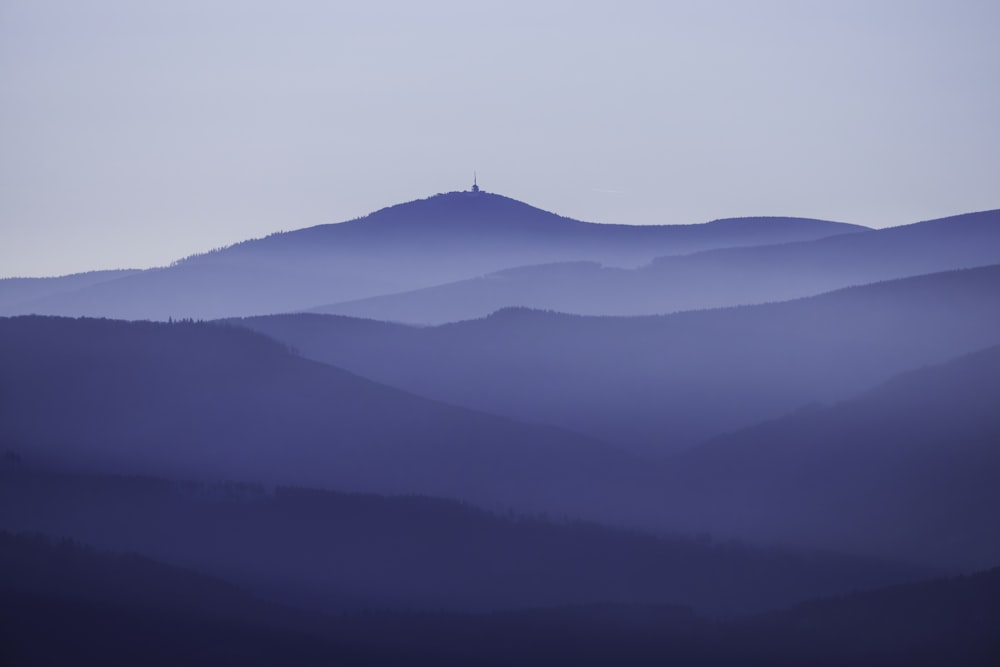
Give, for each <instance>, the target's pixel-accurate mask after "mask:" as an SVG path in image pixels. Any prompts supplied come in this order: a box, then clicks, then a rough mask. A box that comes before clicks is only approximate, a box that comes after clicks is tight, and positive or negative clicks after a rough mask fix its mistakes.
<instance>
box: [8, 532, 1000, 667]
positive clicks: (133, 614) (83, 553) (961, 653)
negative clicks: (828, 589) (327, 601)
mask: <svg viewBox="0 0 1000 667" xmlns="http://www.w3.org/2000/svg"><path fill="white" fill-rule="evenodd" d="M0 557H2V560H3V562H4V563H5V564H8V567H6V568H4V569H2V570H0V595H3V600H4V602H5V604H3V605H0V660H3V661H4V664H9V665H29V664H31V665H40V664H46V665H47V664H71V663H74V662H77V661H79V659H80V657H81V656H86V657H87V659H88V660H89V661H91V662H99V663H100V664H102V665H136V664H143V665H177V664H185V665H218V664H231V663H233V662H238V663H239V664H246V665H275V664H281V665H289V666H295V665H318V664H339V665H399V664H408V665H425V664H426V665H469V664H475V665H511V664H519V665H546V666H548V665H552V664H574V665H608V664H628V665H662V664H671V663H677V664H684V665H732V664H741V665H768V666H775V665H778V666H783V665H789V666H791V665H796V666H798V665H803V664H810V665H831V666H832V665H837V666H841V665H846V664H850V665H873V666H874V665H878V666H880V667H881V666H882V665H886V664H906V665H942V664H949V665H967V666H979V665H983V666H986V665H993V664H996V659H997V657H998V656H1000V642H998V640H997V638H996V633H995V629H996V627H997V624H998V623H1000V571H998V570H991V571H989V572H984V573H981V574H977V575H974V576H970V577H961V578H957V579H949V580H938V581H933V582H928V583H921V584H912V585H906V586H899V587H894V588H890V589H885V590H880V591H874V592H871V593H864V594H859V595H854V596H851V597H847V598H843V599H839V600H827V601H818V602H813V603H809V604H806V605H802V606H799V607H796V608H794V609H791V610H788V611H786V612H781V613H778V614H773V615H769V616H764V617H759V618H755V619H749V620H742V621H736V622H726V623H718V622H707V621H704V620H701V619H699V618H696V617H693V616H690V615H685V614H683V613H681V612H680V611H678V610H676V609H673V608H668V607H653V606H637V605H633V606H613V605H592V606H580V607H557V608H549V609H532V610H522V611H511V612H501V613H492V614H454V613H452V614H441V613H437V614H426V613H425V614H414V613H380V614H359V615H351V616H336V617H329V616H327V617H324V616H319V615H314V614H306V613H301V612H295V611H292V610H289V609H283V608H279V607H275V606H273V605H266V604H263V603H261V602H259V601H256V600H254V599H253V598H251V597H249V596H247V595H245V594H243V593H241V592H240V591H237V590H232V589H231V588H229V587H227V586H225V585H224V584H221V583H218V582H213V581H211V580H210V579H208V578H206V577H203V576H200V575H195V574H193V573H189V572H184V571H180V570H174V569H172V568H168V567H166V566H163V565H161V564H158V563H153V562H150V561H146V560H144V559H139V558H135V557H123V556H119V555H115V554H102V553H95V552H93V551H91V550H88V549H86V548H84V547H82V546H80V545H73V544H66V543H62V544H52V543H48V542H46V541H44V540H41V539H39V538H37V537H29V536H14V535H10V534H6V533H2V532H0ZM179 582H180V583H181V584H182V585H181V586H180V587H179V590H178V587H177V584H178V583H179ZM187 582H191V583H197V584H198V587H197V588H192V587H188V586H185V585H183V584H185V583H187ZM136 591H142V593H143V595H141V596H138V595H134V594H132V593H134V592H136ZM220 591H222V594H221V595H220V594H219V592H220ZM203 599H205V600H211V601H212V602H213V603H214V604H211V605H208V610H206V609H204V608H202V606H201V605H202V604H203Z"/></svg>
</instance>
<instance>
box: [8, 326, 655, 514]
mask: <svg viewBox="0 0 1000 667" xmlns="http://www.w3.org/2000/svg"><path fill="white" fill-rule="evenodd" d="M0 441H2V442H4V443H11V444H13V445H15V446H16V447H17V448H18V449H20V450H23V451H24V452H25V454H26V455H28V456H30V457H31V458H33V459H41V460H54V461H59V462H61V463H64V464H72V465H76V466H81V467H84V468H90V469H98V470H109V471H125V472H153V473H156V474H169V475H173V474H178V475H183V476H185V477H191V478H197V479H206V478H207V479H219V478H223V479H233V478H236V479H249V480H261V481H267V482H278V483H295V484H310V485H316V486H321V487H336V488H341V489H345V490H366V491H377V492H396V493H400V492H423V493H434V494H439V495H448V496H454V497H457V498H464V499H467V500H473V501H476V502H480V503H485V504H489V505H493V504H495V503H502V504H505V505H509V506H516V507H527V508H539V507H546V508H548V509H550V510H552V511H565V512H569V513H571V514H574V513H577V512H583V511H584V510H585V509H588V508H589V509H592V510H595V511H597V510H599V511H601V512H603V511H607V512H609V513H611V514H614V513H615V512H617V511H620V510H619V508H616V507H613V503H612V504H611V505H608V504H606V503H605V504H601V503H598V502H597V501H596V500H595V494H594V489H593V484H594V472H595V471H598V470H599V471H601V473H602V474H601V475H600V476H599V480H600V481H602V482H607V483H609V484H611V487H609V488H608V489H605V490H606V491H607V492H608V493H609V494H610V496H611V497H622V498H624V497H625V496H627V495H629V494H628V493H621V494H618V496H616V495H615V494H614V491H615V490H616V489H617V490H618V491H622V490H623V489H627V488H629V487H634V486H636V480H637V479H641V478H642V475H641V474H639V473H638V466H636V465H633V464H632V463H631V462H630V461H629V460H628V459H627V458H626V457H624V456H622V455H620V454H619V453H616V452H614V451H613V450H611V449H610V448H607V447H605V446H603V445H601V444H600V443H597V442H595V441H592V440H590V439H587V438H584V437H581V436H577V435H575V434H571V433H567V432H563V431H559V430H558V429H555V428H551V427H546V426H530V425H526V424H519V423H515V422H512V421H509V420H507V419H504V418H499V417H494V416H491V415H485V414H481V413H477V412H473V411H470V410H465V409H461V408H456V407H452V406H447V405H443V404H440V403H436V402H434V401H430V400H427V399H423V398H418V397H415V396H412V395H409V394H406V393H404V392H402V391H399V390H396V389H392V388H389V387H386V386H382V385H379V384H376V383H374V382H371V381H369V380H365V379H363V378H360V377H357V376H355V375H352V374H351V373H348V372H345V371H342V370H339V369H336V368H332V367H330V366H326V365H324V364H319V363H316V362H313V361H308V360H305V359H302V358H299V357H296V356H294V355H292V354H290V353H289V352H287V351H286V350H285V349H284V348H283V347H282V346H281V345H279V344H277V343H275V342H274V341H271V340H269V339H267V338H265V337H263V336H260V335H259V334H256V333H253V332H250V331H247V330H245V329H241V328H236V327H225V326H218V325H211V324H191V323H177V324H154V323H148V322H145V323H142V322H136V323H129V322H120V321H112V320H70V319H63V318H45V317H19V318H12V319H0ZM616 471H617V472H616ZM637 474H639V477H637V476H636V475H637ZM615 478H617V481H615V482H611V480H612V479H615Z"/></svg>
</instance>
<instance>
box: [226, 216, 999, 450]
mask: <svg viewBox="0 0 1000 667" xmlns="http://www.w3.org/2000/svg"><path fill="white" fill-rule="evenodd" d="M864 236H869V234H865V235H864ZM998 247H1000V246H998ZM998 294H1000V266H990V267H985V268H978V269H970V270H963V271H950V272H943V273H937V274H930V275H925V276H918V277H914V278H906V279H900V280H894V281H886V282H882V283H875V284H871V285H864V286H860V287H853V288H847V289H843V290H838V291H834V292H830V293H827V294H823V295H819V296H815V297H810V298H806V299H799V300H793V301H787V302H781V303H773V304H764V305H758V306H745V307H739V308H723V309H715V310H704V311H691V312H684V313H677V314H673V315H667V316H656V317H582V316H573V315H564V314H558V313H550V312H540V311H531V310H525V309H507V310H502V311H499V312H497V313H495V314H493V315H491V316H489V317H487V318H483V319H478V320H470V321H465V322H458V323H454V324H449V325H443V326H437V327H426V328H419V327H411V326H404V325H397V324H387V323H383V322H376V321H371V320H357V319H350V318H345V317H338V316H330V315H309V314H304V315H283V316H273V317H261V318H247V319H244V320H235V321H234V323H238V324H241V325H243V326H248V327H251V328H254V329H256V330H258V331H261V332H263V333H265V334H267V335H269V336H273V337H274V338H276V339H278V340H281V341H283V342H285V343H286V344H288V345H291V346H293V347H295V348H296V349H298V350H299V351H300V352H301V353H302V354H303V355H305V356H307V357H309V358H312V359H316V360H319V361H323V362H327V363H331V364H334V365H337V366H341V367H343V368H346V369H348V370H350V371H353V372H355V373H358V374H360V375H363V376H365V377H369V378H372V379H375V380H377V381H379V382H385V383H386V384H390V385H393V386H397V387H400V388H402V389H405V390H407V391H411V392H414V393H417V394H420V395H424V396H428V397H432V398H435V399H439V400H443V401H447V402H450V403H454V404H457V405H464V406H467V407H473V408H476V409H481V410H485V411H488V412H492V413H495V414H501V415H505V416H509V417H512V418H517V419H522V420H529V421H533V422H541V423H548V424H553V425H557V426H560V427H563V428H568V429H572V430H575V431H577V432H580V433H585V434H589V435H593V436H595V437H598V438H600V439H602V440H604V441H606V442H609V443H612V444H615V445H618V446H620V447H624V448H627V449H629V450H631V451H633V452H637V453H642V454H654V455H663V454H668V453H671V452H676V451H678V450H681V449H684V448H686V447H690V446H692V445H695V444H697V443H699V442H701V441H703V440H705V439H707V438H709V437H712V436H714V435H718V434H720V433H724V432H728V431H732V430H736V429H739V428H742V427H746V426H750V425H752V424H754V423H757V422H759V421H762V420H765V419H772V418H775V417H779V416H781V415H782V414H784V413H786V412H789V411H792V410H795V409H797V408H799V407H801V406H803V405H806V404H809V403H814V402H829V401H834V400H841V399H845V398H848V397H850V396H853V395H854V394H857V393H858V392H861V391H863V390H865V389H868V388H870V387H872V386H874V385H876V384H879V383H881V382H883V381H885V380H887V379H888V378H890V377H891V376H893V375H895V374H896V373H900V372H902V371H906V370H909V369H911V368H915V367H918V366H920V365H922V364H926V363H935V362H941V361H944V360H947V359H949V358H951V357H954V356H957V355H960V354H964V353H966V352H971V351H973V350H977V349H980V348H983V347H986V346H988V345H992V344H995V343H997V342H998V341H1000V308H997V295H998Z"/></svg>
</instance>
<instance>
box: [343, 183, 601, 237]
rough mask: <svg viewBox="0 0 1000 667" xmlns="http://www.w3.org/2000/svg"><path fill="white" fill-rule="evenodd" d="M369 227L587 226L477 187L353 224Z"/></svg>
mask: <svg viewBox="0 0 1000 667" xmlns="http://www.w3.org/2000/svg"><path fill="white" fill-rule="evenodd" d="M351 222H352V223H354V224H363V225H365V226H374V225H378V226H380V227H404V226H405V227H421V228H426V227H428V226H432V227H438V228H447V229H453V228H454V227H456V226H461V227H467V226H473V227H475V228H482V227H489V226H494V225H503V227H504V228H507V229H510V228H512V227H522V226H537V225H539V224H548V225H551V224H566V223H570V224H573V225H579V224H583V223H581V222H580V221H578V220H573V219H571V218H565V217H563V216H560V215H557V214H555V213H550V212H549V211H544V210H542V209H540V208H537V207H535V206H531V205H530V204H526V203H524V202H522V201H518V200H517V199H512V198H510V197H505V196H503V195H499V194H495V193H492V192H485V191H483V190H481V189H479V187H478V185H473V189H472V190H460V191H454V192H443V193H439V194H436V195H432V196H430V197H426V198H424V199H416V200H413V201H409V202H405V203H402V204H395V205H393V206H387V207H386V208H382V209H379V210H377V211H375V212H374V213H370V214H368V215H366V216H364V217H362V218H358V219H357V220H353V221H351Z"/></svg>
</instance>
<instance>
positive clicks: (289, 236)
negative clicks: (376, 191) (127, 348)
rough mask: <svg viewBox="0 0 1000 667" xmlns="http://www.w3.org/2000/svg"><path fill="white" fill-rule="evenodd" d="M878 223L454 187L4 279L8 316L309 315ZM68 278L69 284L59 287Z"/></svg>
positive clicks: (1, 307) (3, 306)
mask: <svg viewBox="0 0 1000 667" xmlns="http://www.w3.org/2000/svg"><path fill="white" fill-rule="evenodd" d="M869 232H870V230H867V228H861V227H858V226H852V225H847V224H845V223H834V222H826V221H817V220H804V219H801V220H800V219H793V218H767V219H758V224H749V223H748V222H747V221H743V222H742V223H726V224H715V223H708V224H700V225H680V226H674V225H655V226H629V225H607V224H598V223H585V222H581V221H576V220H572V219H570V218H566V217H563V216H559V215H557V214H555V213H549V212H547V211H543V210H542V209H539V208H536V207H533V206H531V205H529V204H526V203H524V202H520V201H518V200H515V199H512V198H509V197H505V196H502V195H496V194H492V193H485V192H479V193H475V194H473V193H468V192H464V193H463V192H452V193H446V194H441V195H436V196H433V197H429V198H427V199H423V200H416V201H412V202H405V203H402V204H397V205H395V206H390V207H387V208H384V209H380V210H379V211H375V212H373V213H371V214H369V215H368V216H365V217H363V218H358V219H355V220H352V221H347V222H342V223H334V224H327V225H318V226H314V227H308V228H305V229H302V230H295V231H291V232H280V233H275V234H272V235H270V236H266V237H264V238H260V239H250V240H247V241H243V242H240V243H236V244H233V245H231V246H227V247H225V248H221V249H218V250H214V251H210V252H207V253H202V254H197V255H191V256H188V257H187V258H183V259H180V260H178V261H176V262H174V263H173V264H172V265H170V266H166V267H160V268H155V269H149V270H145V271H142V272H140V273H138V274H136V275H131V276H124V277H119V278H117V279H115V280H109V281H107V282H99V283H97V284H92V285H85V286H82V287H81V286H80V285H77V284H75V283H73V282H72V281H70V280H63V281H61V282H60V281H56V282H53V283H52V284H51V285H50V287H53V288H55V287H57V286H58V284H61V285H62V286H63V288H62V289H50V290H48V292H47V293H46V294H43V295H41V296H38V295H34V294H21V295H19V294H18V293H17V285H16V284H13V283H9V284H7V285H6V287H7V288H8V290H7V291H8V292H10V293H9V294H8V295H7V296H6V297H3V289H4V287H5V285H4V284H0V314H5V315H18V314H43V315H63V316H96V317H114V318H118V319H155V320H167V319H168V318H171V317H173V318H175V319H178V318H199V319H215V318H221V317H232V316H242V315H255V314H269V313H275V312H289V311H296V310H305V309H307V308H310V307H313V306H315V305H316V304H320V303H334V302H341V301H347V300H352V299H357V298H365V297H369V296H375V295H378V294H390V293H395V292H400V291H403V290H406V289H412V288H414V287H427V286H431V285H438V284H442V283H447V282H452V281H455V280H461V279H466V278H470V277H473V276H479V275H482V274H483V273H489V272H492V271H499V270H503V269H508V268H511V267H515V266H523V265H528V264H541V263H547V262H561V261H596V262H599V263H601V264H604V265H610V266H616V265H621V266H631V265H639V264H643V263H645V262H648V261H650V260H651V259H652V258H654V257H656V256H660V255H673V254H679V253H688V252H694V251H698V250H705V249H709V248H718V247H726V246H734V245H748V244H767V243H775V242H782V241H793V240H803V239H809V238H817V237H822V236H828V235H831V234H845V233H850V234H858V233H869ZM57 283H58V284H57Z"/></svg>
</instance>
